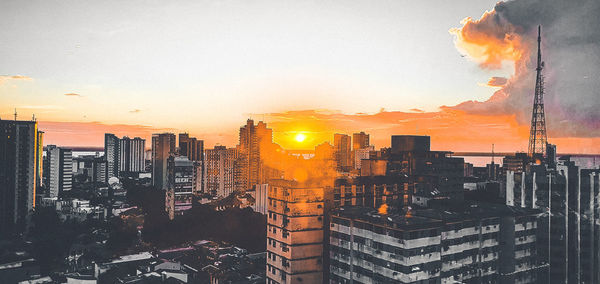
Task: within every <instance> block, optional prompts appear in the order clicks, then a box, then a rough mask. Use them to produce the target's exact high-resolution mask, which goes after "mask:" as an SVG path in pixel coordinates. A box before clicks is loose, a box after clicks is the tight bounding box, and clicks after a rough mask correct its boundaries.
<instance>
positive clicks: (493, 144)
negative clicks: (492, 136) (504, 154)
mask: <svg viewBox="0 0 600 284" xmlns="http://www.w3.org/2000/svg"><path fill="white" fill-rule="evenodd" d="M493 164H494V143H492V165H493Z"/></svg>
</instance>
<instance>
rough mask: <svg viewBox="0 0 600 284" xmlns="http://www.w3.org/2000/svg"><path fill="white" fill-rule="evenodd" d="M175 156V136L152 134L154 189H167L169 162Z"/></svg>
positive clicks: (171, 134) (170, 134)
mask: <svg viewBox="0 0 600 284" xmlns="http://www.w3.org/2000/svg"><path fill="white" fill-rule="evenodd" d="M173 154H175V134H173V133H160V134H152V186H153V187H154V188H156V189H160V190H166V189H167V186H168V169H167V160H168V159H169V157H170V156H171V155H173Z"/></svg>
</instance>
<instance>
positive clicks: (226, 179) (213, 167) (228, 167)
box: [205, 146, 237, 197]
mask: <svg viewBox="0 0 600 284" xmlns="http://www.w3.org/2000/svg"><path fill="white" fill-rule="evenodd" d="M205 157H206V159H205V166H206V173H205V176H206V178H205V179H206V185H205V193H209V194H211V195H214V196H221V197H227V196H229V195H230V194H231V193H232V192H233V191H234V190H235V180H234V177H235V168H234V166H235V163H236V161H237V149H236V148H227V147H225V146H215V147H214V148H213V149H206V153H205Z"/></svg>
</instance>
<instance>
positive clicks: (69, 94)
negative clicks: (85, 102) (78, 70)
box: [65, 93, 83, 97]
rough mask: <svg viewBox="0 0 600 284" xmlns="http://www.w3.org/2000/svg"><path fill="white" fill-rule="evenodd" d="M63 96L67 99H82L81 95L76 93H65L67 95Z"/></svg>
mask: <svg viewBox="0 0 600 284" xmlns="http://www.w3.org/2000/svg"><path fill="white" fill-rule="evenodd" d="M65 96H67V97H83V96H82V95H80V94H76V93H67V94H65Z"/></svg>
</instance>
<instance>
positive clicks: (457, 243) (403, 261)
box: [329, 203, 539, 283]
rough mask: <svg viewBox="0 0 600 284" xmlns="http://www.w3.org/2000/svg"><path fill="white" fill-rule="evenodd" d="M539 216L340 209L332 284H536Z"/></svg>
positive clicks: (471, 210) (491, 208) (471, 209)
mask: <svg viewBox="0 0 600 284" xmlns="http://www.w3.org/2000/svg"><path fill="white" fill-rule="evenodd" d="M537 214H539V212H538V211H536V210H526V209H515V208H511V207H508V206H503V205H494V204H485V205H483V204H481V205H480V204H464V203H463V204H456V205H452V206H449V205H446V204H445V205H442V206H440V207H436V208H431V209H410V210H408V211H406V210H398V209H396V208H388V207H382V208H380V209H379V210H374V209H373V208H370V207H360V206H358V207H356V206H354V207H345V208H341V209H336V210H334V211H333V213H332V217H331V225H330V226H329V229H330V239H329V257H330V274H329V279H330V283H537V282H536V280H537V279H536V273H537V270H538V267H539V266H538V265H537V260H536V250H535V242H536V236H535V232H536V230H535V229H536V227H537V221H536V218H537Z"/></svg>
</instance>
